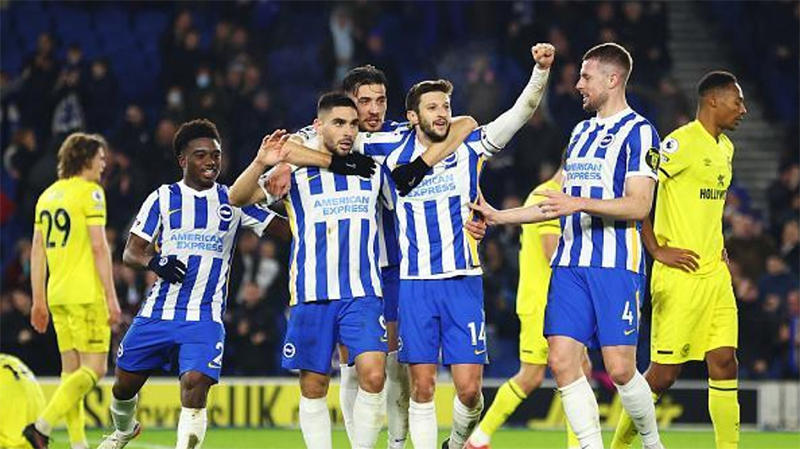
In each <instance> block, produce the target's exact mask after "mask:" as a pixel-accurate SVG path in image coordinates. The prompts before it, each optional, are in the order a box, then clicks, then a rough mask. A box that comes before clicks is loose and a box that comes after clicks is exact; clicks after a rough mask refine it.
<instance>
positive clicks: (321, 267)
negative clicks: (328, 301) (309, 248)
mask: <svg viewBox="0 0 800 449" xmlns="http://www.w3.org/2000/svg"><path fill="white" fill-rule="evenodd" d="M327 234H328V225H327V224H326V223H324V222H323V223H314V237H315V239H314V240H315V241H316V245H315V248H314V254H315V256H316V258H317V269H316V274H317V278H316V279H317V298H328V257H327V247H328V242H327Z"/></svg>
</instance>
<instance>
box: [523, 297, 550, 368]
mask: <svg viewBox="0 0 800 449" xmlns="http://www.w3.org/2000/svg"><path fill="white" fill-rule="evenodd" d="M545 306H546V305H545V304H542V305H541V306H539V305H537V306H536V307H535V308H534V311H533V313H526V314H520V315H519V325H520V326H519V360H520V362H522V363H527V364H530V365H546V364H547V355H548V354H549V347H548V346H547V339H546V338H544V308H545Z"/></svg>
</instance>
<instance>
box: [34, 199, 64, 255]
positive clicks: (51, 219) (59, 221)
mask: <svg viewBox="0 0 800 449" xmlns="http://www.w3.org/2000/svg"><path fill="white" fill-rule="evenodd" d="M45 219H47V234H46V235H45V242H46V244H47V247H48V248H55V246H56V242H55V240H53V239H54V238H55V236H54V235H53V227H55V228H56V229H57V230H59V231H61V234H62V236H61V247H64V246H66V245H67V240H68V239H69V231H70V229H72V220H70V218H69V214H68V213H67V211H66V210H64V209H61V208H59V209H56V211H55V213H50V211H49V210H43V211H42V212H41V213H39V221H41V222H42V224H44V221H45Z"/></svg>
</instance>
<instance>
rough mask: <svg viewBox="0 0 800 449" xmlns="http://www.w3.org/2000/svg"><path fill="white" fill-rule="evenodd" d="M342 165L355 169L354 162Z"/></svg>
mask: <svg viewBox="0 0 800 449" xmlns="http://www.w3.org/2000/svg"><path fill="white" fill-rule="evenodd" d="M344 165H345V166H347V168H349V169H350V170H355V169H356V164H344Z"/></svg>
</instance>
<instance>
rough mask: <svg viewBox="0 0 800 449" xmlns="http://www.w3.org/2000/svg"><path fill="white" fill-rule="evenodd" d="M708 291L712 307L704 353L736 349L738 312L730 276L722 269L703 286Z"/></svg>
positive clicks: (725, 269)
mask: <svg viewBox="0 0 800 449" xmlns="http://www.w3.org/2000/svg"><path fill="white" fill-rule="evenodd" d="M705 287H706V288H707V289H708V290H709V294H710V295H711V298H712V300H713V301H714V307H713V309H712V310H711V312H710V313H711V316H710V318H709V319H710V321H711V324H710V328H711V329H710V332H709V335H708V344H707V346H706V351H713V350H714V349H718V348H726V347H731V348H736V347H737V346H738V341H739V311H738V308H737V307H736V297H735V296H734V294H733V285H732V281H731V274H730V271H728V268H727V267H724V266H723V267H722V269H721V270H720V272H719V273H718V274H716V275H715V276H714V277H713V279H709V280H708V283H707V284H706V286H705Z"/></svg>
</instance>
